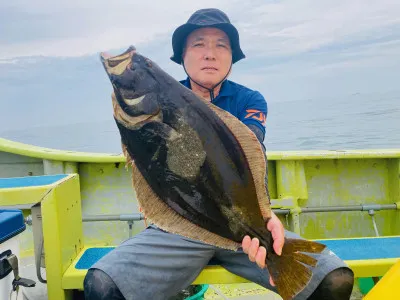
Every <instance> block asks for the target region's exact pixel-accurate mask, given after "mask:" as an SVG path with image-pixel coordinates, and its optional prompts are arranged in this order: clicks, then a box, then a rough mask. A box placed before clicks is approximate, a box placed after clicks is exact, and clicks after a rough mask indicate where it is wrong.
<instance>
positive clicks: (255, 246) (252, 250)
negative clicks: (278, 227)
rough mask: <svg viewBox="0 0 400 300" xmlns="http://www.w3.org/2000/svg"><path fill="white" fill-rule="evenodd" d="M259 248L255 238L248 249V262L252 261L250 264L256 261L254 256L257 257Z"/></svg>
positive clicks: (258, 242)
mask: <svg viewBox="0 0 400 300" xmlns="http://www.w3.org/2000/svg"><path fill="white" fill-rule="evenodd" d="M259 246H260V241H259V240H258V239H257V238H254V239H253V240H252V241H251V244H250V248H249V259H250V261H252V262H255V261H256V255H257V252H258V248H259Z"/></svg>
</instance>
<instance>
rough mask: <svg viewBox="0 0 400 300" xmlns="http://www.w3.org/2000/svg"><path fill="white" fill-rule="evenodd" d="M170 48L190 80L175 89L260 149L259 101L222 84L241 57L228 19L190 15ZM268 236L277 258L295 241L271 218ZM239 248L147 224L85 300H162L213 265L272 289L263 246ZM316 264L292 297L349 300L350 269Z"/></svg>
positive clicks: (262, 115)
mask: <svg viewBox="0 0 400 300" xmlns="http://www.w3.org/2000/svg"><path fill="white" fill-rule="evenodd" d="M172 46H173V51H174V54H173V56H172V57H171V59H172V60H173V61H174V62H176V63H178V64H182V66H183V68H184V70H185V71H186V73H187V75H188V77H187V79H186V80H183V81H181V83H182V84H183V85H185V86H186V87H188V88H190V89H191V90H192V91H193V92H194V93H196V94H197V95H198V96H200V97H203V98H204V99H206V100H208V101H211V102H212V103H214V104H215V105H217V106H219V107H221V108H222V109H225V110H227V111H229V112H230V113H231V114H233V115H234V116H236V117H237V118H238V119H240V120H241V121H242V122H243V123H244V124H246V125H247V126H248V127H249V128H250V129H251V130H252V131H253V132H254V134H255V135H256V136H257V138H258V139H259V141H260V143H261V144H262V145H263V140H264V135H265V121H266V115H267V103H266V101H265V99H264V97H263V96H262V95H261V94H260V93H259V92H256V91H253V90H251V89H249V88H246V87H244V86H242V85H239V84H237V83H234V82H232V81H229V80H227V77H228V76H229V74H230V72H231V67H232V65H233V64H234V63H236V62H237V61H239V60H241V59H243V58H244V57H245V55H244V54H243V52H242V50H241V49H240V44H239V35H238V32H237V30H236V28H235V27H234V26H233V25H232V24H231V23H230V21H229V19H228V17H227V16H226V15H225V14H224V13H223V12H222V11H220V10H217V9H202V10H199V11H197V12H195V13H194V14H193V15H192V16H191V17H190V18H189V20H188V22H187V23H186V24H183V25H182V26H180V27H179V28H177V29H176V30H175V32H174V34H173V37H172ZM263 149H264V150H265V148H264V145H263ZM268 230H270V231H271V232H272V236H273V238H274V244H273V248H274V250H275V251H276V252H277V253H278V254H280V252H281V249H282V247H283V242H284V236H285V234H286V235H287V236H288V237H298V236H296V235H295V234H294V233H292V232H288V231H285V230H284V227H283V225H282V223H281V222H280V220H279V219H278V218H277V217H276V216H275V215H274V214H273V216H272V219H271V220H270V221H269V222H268ZM242 248H243V249H240V250H238V251H230V250H225V249H220V248H217V247H214V246H211V245H208V244H204V243H202V242H199V241H196V240H191V239H188V238H185V237H183V236H180V235H176V234H171V233H167V232H165V231H163V230H161V229H159V228H158V227H156V226H154V225H150V226H149V227H148V228H146V229H145V230H144V231H142V232H141V233H139V234H137V235H136V236H134V237H133V238H131V239H129V240H127V241H125V242H124V243H122V244H121V245H120V246H119V247H117V248H116V249H115V250H113V251H111V252H110V253H109V254H108V255H106V256H104V257H103V258H102V259H101V260H100V261H99V262H97V263H96V264H95V265H94V266H93V267H92V268H91V269H90V270H89V271H88V274H87V276H86V278H85V281H84V291H85V297H86V299H100V300H101V299H135V300H136V299H138V300H142V299H151V300H158V299H168V298H169V297H171V296H173V295H176V294H177V293H178V292H179V291H180V290H182V289H184V288H186V287H187V286H189V285H190V284H191V283H192V282H193V280H194V279H195V278H196V277H197V275H198V274H199V273H200V272H201V270H202V269H203V268H204V267H205V266H206V265H207V264H208V262H209V261H210V260H211V259H214V260H216V261H218V263H219V264H220V265H221V266H223V267H225V268H226V269H227V270H229V271H231V272H232V273H235V274H237V275H239V276H242V277H244V278H247V279H249V280H250V281H253V282H256V283H258V284H260V285H262V286H264V287H265V288H267V289H270V290H273V291H276V289H275V287H274V285H273V282H272V281H271V280H270V277H269V274H268V271H267V269H266V268H265V257H266V250H265V248H264V247H259V242H258V240H257V239H253V240H251V239H250V237H248V236H246V237H244V239H243V241H242ZM318 258H319V263H318V266H317V267H316V269H315V270H314V274H313V277H312V279H311V282H310V283H309V284H308V286H307V287H306V288H305V289H304V290H303V291H302V292H301V293H300V294H299V295H298V296H297V297H296V299H327V300H329V299H332V300H339V299H340V300H344V299H349V298H350V294H351V291H352V287H353V281H354V279H353V273H352V271H351V270H350V269H349V268H347V266H346V265H345V264H344V262H343V261H342V260H340V259H339V258H338V257H337V256H336V255H334V254H333V253H332V252H330V251H329V250H328V249H327V250H326V251H324V252H323V253H322V254H320V255H318ZM293 276H296V274H293Z"/></svg>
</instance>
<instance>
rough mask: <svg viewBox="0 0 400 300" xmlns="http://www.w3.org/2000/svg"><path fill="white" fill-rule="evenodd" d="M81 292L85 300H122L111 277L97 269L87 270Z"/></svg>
mask: <svg viewBox="0 0 400 300" xmlns="http://www.w3.org/2000/svg"><path fill="white" fill-rule="evenodd" d="M83 290H84V294H85V299H86V300H92V299H98V300H102V299H113V300H123V299H124V297H123V296H122V294H121V291H120V290H119V289H118V287H117V285H116V284H115V283H114V281H113V280H112V279H111V277H110V276H108V275H107V274H106V273H104V272H103V271H101V270H99V269H89V271H88V272H87V274H86V276H85V279H84V281H83Z"/></svg>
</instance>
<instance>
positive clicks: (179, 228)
mask: <svg viewBox="0 0 400 300" xmlns="http://www.w3.org/2000/svg"><path fill="white" fill-rule="evenodd" d="M122 148H123V153H124V154H125V156H126V158H127V163H128V164H129V165H130V166H131V167H132V183H133V188H134V190H135V192H136V198H137V200H138V203H139V207H140V208H141V209H142V211H143V214H144V216H145V217H146V218H147V219H148V221H149V222H150V223H151V222H153V223H154V224H155V225H157V226H158V227H159V228H161V229H163V230H165V231H167V232H170V233H175V234H179V235H182V236H185V237H187V238H191V239H195V240H199V241H202V242H204V243H207V244H211V245H215V246H218V247H221V248H224V249H229V250H235V251H236V250H237V249H238V248H239V247H240V246H241V244H239V243H236V242H234V241H232V240H230V239H227V238H223V237H221V236H219V235H217V234H215V233H212V232H210V231H208V230H206V229H204V228H201V227H200V226H197V225H196V224H193V223H191V222H190V221H188V220H187V219H185V218H184V217H182V216H181V215H179V214H178V213H177V212H175V211H174V210H172V209H171V208H170V207H169V206H168V205H167V204H166V203H164V202H163V201H162V200H160V199H159V198H158V196H157V195H156V194H155V193H154V191H153V190H152V189H151V187H150V186H149V185H148V183H147V181H146V180H145V179H144V177H143V175H142V174H141V173H140V171H139V169H138V168H137V166H136V165H135V163H134V161H133V160H132V159H131V158H130V156H129V154H128V151H127V150H126V148H125V145H124V144H122ZM149 216H151V218H150V217H149Z"/></svg>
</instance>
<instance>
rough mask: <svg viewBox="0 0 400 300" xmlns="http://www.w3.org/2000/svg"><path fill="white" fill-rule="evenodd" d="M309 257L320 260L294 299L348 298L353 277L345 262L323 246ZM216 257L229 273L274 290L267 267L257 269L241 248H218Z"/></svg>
mask: <svg viewBox="0 0 400 300" xmlns="http://www.w3.org/2000/svg"><path fill="white" fill-rule="evenodd" d="M285 236H286V237H292V238H300V237H299V236H298V235H296V234H295V233H293V232H290V231H285ZM312 256H314V257H316V258H317V259H318V260H319V262H318V265H317V266H316V267H315V268H314V269H313V276H312V278H311V281H310V283H309V284H308V285H307V286H306V287H305V289H304V290H303V291H301V292H300V293H299V294H298V295H297V297H296V298H295V299H296V300H303V299H312V300H314V299H324V300H339V299H340V300H346V299H350V294H351V292H352V289H353V281H354V279H353V272H352V271H351V270H350V269H349V268H348V267H347V266H346V264H345V263H344V262H343V261H342V260H341V259H340V258H339V257H337V256H336V255H335V254H334V253H333V252H332V251H330V250H329V249H325V250H324V251H323V252H322V253H321V254H312ZM216 258H217V260H218V262H219V263H220V264H221V266H223V267H224V268H226V269H227V270H229V271H230V272H232V273H234V274H237V275H239V276H242V277H243V278H246V279H248V280H250V281H252V282H255V283H257V284H259V285H261V286H263V287H265V288H267V289H269V290H272V291H274V292H277V290H276V288H275V287H272V286H271V285H270V284H269V273H268V270H267V269H266V268H264V269H260V268H259V267H258V265H257V264H256V263H253V262H251V261H250V260H249V258H248V255H247V254H245V253H244V252H243V251H242V250H241V249H240V250H238V251H237V252H235V251H229V250H222V249H221V250H217V251H216ZM293 276H296V274H293Z"/></svg>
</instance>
